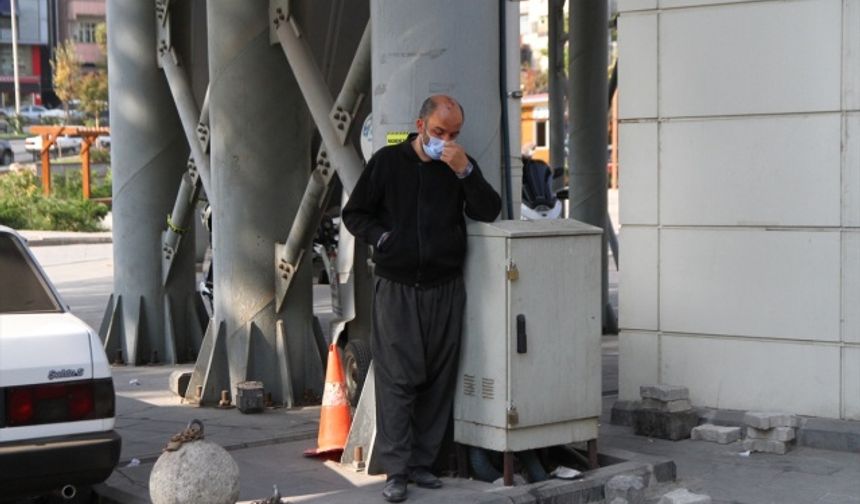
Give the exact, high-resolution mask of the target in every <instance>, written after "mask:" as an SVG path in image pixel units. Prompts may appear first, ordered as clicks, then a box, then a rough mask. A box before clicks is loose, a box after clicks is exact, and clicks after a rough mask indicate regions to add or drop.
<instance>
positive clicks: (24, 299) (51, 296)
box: [0, 226, 122, 503]
mask: <svg viewBox="0 0 860 504" xmlns="http://www.w3.org/2000/svg"><path fill="white" fill-rule="evenodd" d="M0 278H2V279H3V281H2V288H0V328H2V330H0V500H5V499H18V498H27V497H33V496H39V495H44V494H48V493H51V494H56V493H59V494H60V496H61V497H62V498H63V499H65V500H64V502H69V503H74V502H78V503H83V502H89V501H90V498H91V495H88V494H91V490H90V486H91V485H94V484H96V483H100V482H102V481H104V480H105V479H107V478H108V476H110V474H111V473H112V472H113V470H114V468H115V467H116V464H117V462H118V460H119V455H120V448H121V443H122V441H121V438H120V436H119V434H117V433H116V432H115V431H114V423H115V409H116V396H115V394H114V386H113V380H112V377H111V368H110V365H109V364H108V360H107V355H105V352H104V349H103V348H102V345H101V341H100V340H99V337H98V335H97V334H96V333H95V331H93V330H92V329H91V328H90V327H89V326H87V325H86V324H85V323H84V322H83V321H81V320H80V319H78V318H77V317H75V316H74V315H72V314H71V313H70V312H69V310H68V307H67V306H66V305H65V304H64V303H63V301H62V300H61V298H60V296H59V294H58V293H57V291H56V289H55V288H54V287H53V286H52V285H51V282H50V280H49V279H48V277H47V276H46V275H45V272H44V271H43V270H42V268H41V267H40V266H39V264H38V262H37V261H36V259H35V258H34V257H33V255H32V253H31V252H30V250H29V249H28V247H27V244H26V242H25V240H24V239H23V238H22V237H21V236H20V235H18V234H17V233H16V232H15V231H13V230H12V229H10V228H8V227H4V226H0Z"/></svg>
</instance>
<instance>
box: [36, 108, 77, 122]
mask: <svg viewBox="0 0 860 504" xmlns="http://www.w3.org/2000/svg"><path fill="white" fill-rule="evenodd" d="M84 118H85V117H84V113H83V112H81V111H80V110H77V109H74V108H70V109H69V114H68V120H69V121H71V122H75V121H83V120H84ZM41 119H56V120H59V121H65V120H66V110H65V109H64V108H63V107H57V108H55V109H50V110H46V111H45V112H43V113H42V117H41Z"/></svg>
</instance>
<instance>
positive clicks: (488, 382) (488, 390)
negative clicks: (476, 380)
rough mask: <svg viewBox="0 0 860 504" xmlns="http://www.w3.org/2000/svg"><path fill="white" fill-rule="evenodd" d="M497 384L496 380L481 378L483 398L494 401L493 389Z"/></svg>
mask: <svg viewBox="0 0 860 504" xmlns="http://www.w3.org/2000/svg"><path fill="white" fill-rule="evenodd" d="M495 383H496V382H495V380H493V379H492V378H481V397H483V398H484V399H492V398H493V397H494V392H493V388H494V386H495Z"/></svg>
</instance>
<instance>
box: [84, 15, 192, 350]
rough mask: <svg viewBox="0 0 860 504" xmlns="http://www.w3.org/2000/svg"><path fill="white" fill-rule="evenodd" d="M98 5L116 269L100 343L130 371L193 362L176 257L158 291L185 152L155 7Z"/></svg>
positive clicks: (187, 272)
mask: <svg viewBox="0 0 860 504" xmlns="http://www.w3.org/2000/svg"><path fill="white" fill-rule="evenodd" d="M107 4H108V6H107V26H108V33H109V34H110V36H108V60H109V66H110V67H111V69H112V71H111V72H110V75H109V78H110V88H111V94H110V101H111V107H110V116H111V117H110V119H111V121H110V122H111V129H112V137H113V144H112V148H111V152H112V158H113V160H114V171H113V238H114V239H113V243H114V245H113V249H114V264H115V265H116V269H115V271H114V292H113V296H112V297H111V301H110V302H109V304H108V307H107V309H106V313H105V320H104V321H103V324H102V327H103V329H104V331H102V333H101V334H102V336H103V337H104V340H105V347H106V349H107V350H108V354H109V355H110V356H111V357H112V358H114V357H116V356H117V355H118V354H119V353H120V352H121V353H122V360H123V361H125V362H127V363H129V364H133V365H136V364H143V363H146V362H155V361H158V362H171V363H172V362H176V361H182V360H186V359H188V358H190V356H191V355H193V354H194V349H193V346H194V339H195V338H194V324H192V322H191V319H190V318H189V316H188V314H189V310H188V307H189V306H193V296H194V266H193V264H194V263H193V259H194V258H193V255H192V254H190V253H186V252H187V251H184V250H183V251H180V252H179V254H178V255H177V256H175V257H174V258H173V260H174V262H175V264H174V269H175V271H174V273H173V276H172V279H171V281H170V283H169V284H168V285H164V284H163V283H162V282H161V275H160V274H159V271H160V269H161V268H162V263H161V259H162V254H161V249H160V247H159V246H158V245H157V243H158V241H159V238H160V235H161V232H162V231H163V229H164V218H165V215H167V214H168V212H170V211H171V209H172V208H173V206H174V203H175V197H174V196H175V193H174V192H173V191H175V190H176V188H177V187H179V185H180V182H181V180H182V177H183V172H184V171H185V162H186V160H187V159H188V147H187V145H186V143H185V139H184V135H183V129H182V125H181V122H180V119H179V117H178V115H177V113H176V111H175V109H174V107H173V100H172V97H171V93H170V90H169V89H168V86H167V83H166V82H165V80H164V79H163V78H162V77H161V76H160V75H158V66H157V61H156V60H157V57H156V52H155V50H156V43H157V40H158V33H157V30H158V25H159V20H158V15H157V12H156V10H155V9H153V7H154V6H155V5H156V3H155V2H154V1H148V2H127V1H122V0H108V2H107ZM161 5H162V6H163V4H161ZM192 236H193V235H192ZM195 322H196V321H195ZM198 325H199V324H198Z"/></svg>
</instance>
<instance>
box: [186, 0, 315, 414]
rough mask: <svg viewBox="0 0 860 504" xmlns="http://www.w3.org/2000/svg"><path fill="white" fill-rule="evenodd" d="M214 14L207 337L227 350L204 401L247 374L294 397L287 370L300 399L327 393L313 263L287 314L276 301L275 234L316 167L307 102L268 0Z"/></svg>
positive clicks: (299, 277)
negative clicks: (273, 38) (276, 35)
mask: <svg viewBox="0 0 860 504" xmlns="http://www.w3.org/2000/svg"><path fill="white" fill-rule="evenodd" d="M207 18H208V28H209V34H210V37H209V70H210V95H209V100H210V101H209V115H210V121H211V152H210V155H211V166H212V185H213V188H214V190H213V192H214V195H213V200H214V201H215V202H216V203H215V205H214V210H213V227H214V229H213V235H212V240H213V261H214V265H215V269H214V283H215V287H214V288H215V299H214V312H215V313H214V320H213V327H212V328H210V331H209V334H208V335H207V338H216V341H214V342H213V344H212V345H209V347H210V348H212V352H213V353H214V356H213V357H212V359H210V360H212V362H217V361H218V360H219V359H221V358H222V356H219V355H218V353H219V348H222V349H224V351H225V352H226V366H227V368H228V370H229V373H228V374H229V376H228V377H227V376H223V375H224V374H225V373H220V376H216V375H210V376H209V380H211V381H210V382H208V383H207V385H206V386H205V392H204V398H203V402H204V403H209V402H212V401H216V400H217V395H216V396H213V394H212V391H215V393H216V394H217V390H218V389H219V388H225V389H226V388H230V389H232V390H233V391H234V392H235V387H236V384H237V383H238V382H241V381H243V380H261V381H263V383H264V386H265V387H266V390H267V391H271V392H272V394H273V400H274V401H275V402H284V401H286V400H288V397H287V395H288V393H289V392H288V390H287V388H288V387H287V386H286V385H287V378H291V379H292V390H293V391H294V392H295V394H296V396H297V398H302V397H303V396H304V395H305V394H306V393H308V392H310V393H314V394H320V392H321V390H322V370H321V366H320V363H319V355H318V354H317V349H316V346H315V345H314V344H313V336H312V334H313V332H312V330H313V329H312V328H313V326H312V315H313V312H312V296H311V271H310V268H309V267H307V266H306V267H304V268H299V270H298V272H297V274H296V277H295V279H294V280H293V282H292V287H291V289H290V291H289V293H288V295H287V298H286V302H285V307H284V309H283V310H282V312H281V313H280V314H278V315H276V313H275V306H274V301H275V299H274V295H275V292H274V285H275V257H274V252H275V246H274V245H275V240H276V239H280V238H282V237H284V236H286V235H287V233H288V231H289V228H290V223H291V222H292V220H293V219H294V217H295V214H296V212H297V210H298V205H299V202H300V201H301V198H302V194H303V192H304V190H305V186H306V184H307V179H308V174H309V172H310V166H311V153H310V135H311V131H312V130H311V123H310V118H309V115H308V112H307V108H306V106H305V104H304V100H303V98H302V95H301V92H300V91H299V88H298V85H297V84H296V80H295V78H294V77H293V74H292V72H291V71H290V68H289V66H288V65H287V61H286V59H285V58H284V55H283V52H282V51H281V48H280V47H278V46H272V45H270V43H269V26H270V22H269V17H268V2H236V1H234V0H210V1H209V2H208V4H207ZM305 264H306V265H309V264H310V261H307V262H306V263H305ZM278 320H283V324H284V331H283V335H282V336H283V337H282V338H279V337H278V331H276V326H277V322H278ZM216 328H217V329H216ZM219 335H220V336H219ZM220 338H223V341H220ZM279 339H280V341H279ZM204 348H206V345H205V344H204ZM201 358H206V356H205V355H203V354H201ZM200 366H201V360H200V359H198V368H199V367H200ZM209 371H213V370H212V369H210V370H209ZM216 374H218V373H216ZM287 374H288V375H289V376H286V375H287ZM212 382H215V383H212ZM228 385H229V387H228Z"/></svg>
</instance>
